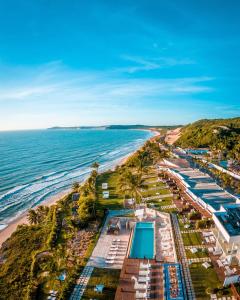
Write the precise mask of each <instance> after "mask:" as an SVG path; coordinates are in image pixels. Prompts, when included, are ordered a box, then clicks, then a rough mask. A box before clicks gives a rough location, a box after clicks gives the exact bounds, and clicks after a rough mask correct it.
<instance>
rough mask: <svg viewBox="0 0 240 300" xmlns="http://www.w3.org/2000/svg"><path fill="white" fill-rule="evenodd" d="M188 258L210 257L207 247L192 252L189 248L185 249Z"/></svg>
mask: <svg viewBox="0 0 240 300" xmlns="http://www.w3.org/2000/svg"><path fill="white" fill-rule="evenodd" d="M185 251H186V255H187V258H202V257H208V253H207V251H206V250H205V249H198V252H197V253H192V252H191V251H190V250H189V249H185Z"/></svg>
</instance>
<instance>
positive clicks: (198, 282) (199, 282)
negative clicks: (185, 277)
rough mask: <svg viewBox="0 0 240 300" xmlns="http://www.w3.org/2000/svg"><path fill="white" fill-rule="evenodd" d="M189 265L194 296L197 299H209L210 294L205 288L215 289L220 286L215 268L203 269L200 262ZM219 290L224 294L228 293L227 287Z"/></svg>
mask: <svg viewBox="0 0 240 300" xmlns="http://www.w3.org/2000/svg"><path fill="white" fill-rule="evenodd" d="M189 267H190V273H191V277H192V282H193V286H194V290H195V294H196V298H197V299H199V300H204V299H210V296H209V295H208V294H207V293H206V289H207V288H211V289H217V288H220V287H221V282H220V281H219V279H218V277H217V274H216V273H215V270H214V269H213V268H212V267H211V268H209V269H205V268H204V267H203V266H202V265H201V264H192V265H190V266H189ZM221 291H222V293H223V294H224V295H227V294H228V295H229V293H230V291H229V289H227V288H225V289H222V290H221ZM214 292H215V291H214ZM216 292H217V290H216ZM218 293H219V292H218Z"/></svg>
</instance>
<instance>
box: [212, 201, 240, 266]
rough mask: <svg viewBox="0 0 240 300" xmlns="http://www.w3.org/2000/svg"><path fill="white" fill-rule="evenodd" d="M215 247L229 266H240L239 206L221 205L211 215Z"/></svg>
mask: <svg viewBox="0 0 240 300" xmlns="http://www.w3.org/2000/svg"><path fill="white" fill-rule="evenodd" d="M213 220H214V223H215V229H214V231H213V233H214V235H215V238H216V245H217V247H218V248H219V249H221V250H222V253H223V256H225V257H226V258H227V260H228V262H229V264H238V265H240V204H235V205H223V206H221V209H220V211H219V212H215V213H213Z"/></svg>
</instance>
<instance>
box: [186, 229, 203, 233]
mask: <svg viewBox="0 0 240 300" xmlns="http://www.w3.org/2000/svg"><path fill="white" fill-rule="evenodd" d="M203 231H204V230H202V229H189V230H181V233H194V232H203Z"/></svg>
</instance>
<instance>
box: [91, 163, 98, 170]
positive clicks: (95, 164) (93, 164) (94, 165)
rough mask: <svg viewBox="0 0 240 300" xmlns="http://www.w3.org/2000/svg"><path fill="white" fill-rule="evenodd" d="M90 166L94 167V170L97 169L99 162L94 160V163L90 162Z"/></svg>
mask: <svg viewBox="0 0 240 300" xmlns="http://www.w3.org/2000/svg"><path fill="white" fill-rule="evenodd" d="M91 168H92V169H95V170H96V171H98V168H99V163H98V162H96V161H95V162H94V163H92V164H91Z"/></svg>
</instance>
